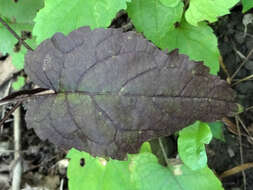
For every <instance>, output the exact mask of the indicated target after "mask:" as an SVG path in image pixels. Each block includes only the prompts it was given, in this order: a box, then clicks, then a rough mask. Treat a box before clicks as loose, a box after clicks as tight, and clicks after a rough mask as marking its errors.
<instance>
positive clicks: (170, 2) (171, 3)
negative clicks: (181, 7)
mask: <svg viewBox="0 0 253 190" xmlns="http://www.w3.org/2000/svg"><path fill="white" fill-rule="evenodd" d="M180 1H181V0H160V2H161V3H162V4H163V5H165V6H167V7H175V6H177V5H178V3H179V2H180Z"/></svg>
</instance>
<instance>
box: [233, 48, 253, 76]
mask: <svg viewBox="0 0 253 190" xmlns="http://www.w3.org/2000/svg"><path fill="white" fill-rule="evenodd" d="M252 54H253V49H251V50H250V52H249V54H248V55H247V57H246V58H245V59H244V60H243V62H242V63H241V65H240V66H239V67H238V68H237V70H236V71H235V72H234V74H233V75H232V76H231V80H233V78H235V76H236V75H237V73H238V72H239V71H240V69H241V68H242V66H243V65H244V64H245V63H246V62H247V61H248V59H249V58H250V56H251V55H252Z"/></svg>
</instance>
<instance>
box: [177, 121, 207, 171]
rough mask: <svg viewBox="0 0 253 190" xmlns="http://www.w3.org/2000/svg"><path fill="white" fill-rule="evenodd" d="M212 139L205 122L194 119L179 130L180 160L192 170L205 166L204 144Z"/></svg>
mask: <svg viewBox="0 0 253 190" xmlns="http://www.w3.org/2000/svg"><path fill="white" fill-rule="evenodd" d="M211 139H212V132H211V130H210V128H209V126H208V125H207V124H206V123H203V122H200V121H196V122H195V123H194V124H192V125H190V126H188V127H187V128H184V129H183V130H181V131H180V132H179V138H178V152H179V156H180V158H181V159H182V161H183V162H184V163H185V165H187V166H188V167H189V168H191V169H192V170H198V169H200V168H204V167H206V163H207V156H206V151H205V144H208V143H209V142H210V141H211Z"/></svg>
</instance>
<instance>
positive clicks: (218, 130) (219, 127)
mask: <svg viewBox="0 0 253 190" xmlns="http://www.w3.org/2000/svg"><path fill="white" fill-rule="evenodd" d="M208 125H209V127H210V129H211V131H212V134H213V137H214V138H216V139H219V140H221V141H223V142H225V138H224V134H223V123H222V122H220V121H216V122H212V123H208Z"/></svg>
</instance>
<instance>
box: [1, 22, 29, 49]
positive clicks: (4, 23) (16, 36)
mask: <svg viewBox="0 0 253 190" xmlns="http://www.w3.org/2000/svg"><path fill="white" fill-rule="evenodd" d="M0 23H1V24H2V25H4V26H5V28H6V29H7V30H8V31H9V32H10V33H11V34H12V35H13V36H14V37H15V38H16V39H17V40H18V41H19V42H21V43H22V44H23V45H24V46H25V48H26V49H28V50H31V51H33V49H32V48H31V47H30V46H29V45H28V44H27V43H26V42H25V41H24V40H23V39H22V38H20V37H19V35H18V34H17V33H16V32H15V31H14V30H13V29H12V28H11V27H10V26H9V25H8V24H7V23H6V22H5V21H4V20H3V19H2V18H1V17H0Z"/></svg>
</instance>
